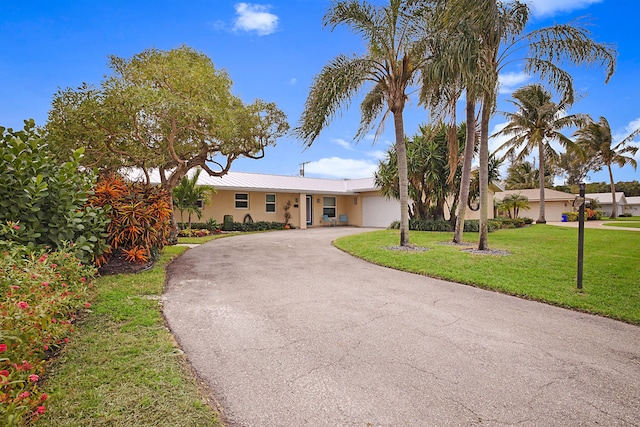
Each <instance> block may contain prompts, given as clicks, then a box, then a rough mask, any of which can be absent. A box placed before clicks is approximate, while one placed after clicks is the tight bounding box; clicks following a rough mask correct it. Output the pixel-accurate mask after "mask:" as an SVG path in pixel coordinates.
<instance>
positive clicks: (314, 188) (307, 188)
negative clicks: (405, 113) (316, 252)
mask: <svg viewBox="0 0 640 427" xmlns="http://www.w3.org/2000/svg"><path fill="white" fill-rule="evenodd" d="M194 173H195V170H194V169H192V170H190V171H189V176H193V174H194ZM138 175H139V173H137V172H132V173H130V174H129V176H130V177H131V178H136V177H137V176H138ZM150 177H151V182H152V183H159V182H160V176H159V174H158V172H157V171H154V172H152V173H151V174H150ZM198 185H212V186H214V187H215V188H216V189H219V190H243V191H251V190H253V191H273V192H291V193H322V194H347V195H350V194H353V195H355V194H357V193H360V192H363V191H376V190H378V189H379V188H378V187H376V186H375V184H374V179H373V177H371V178H361V179H326V178H310V177H302V176H287V175H270V174H262V173H252V172H228V173H227V174H226V175H224V176H220V177H216V176H209V175H208V174H207V173H206V172H204V171H203V172H201V173H200V176H199V177H198Z"/></svg>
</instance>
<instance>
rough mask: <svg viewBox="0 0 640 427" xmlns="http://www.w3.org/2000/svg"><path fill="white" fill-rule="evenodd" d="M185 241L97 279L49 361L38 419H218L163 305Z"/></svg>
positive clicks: (119, 422) (94, 422) (111, 422)
mask: <svg viewBox="0 0 640 427" xmlns="http://www.w3.org/2000/svg"><path fill="white" fill-rule="evenodd" d="M186 249H187V248H185V247H178V246H172V247H165V248H164V250H163V252H162V255H161V258H160V260H159V261H158V262H157V263H156V265H155V266H154V267H153V268H152V269H150V270H148V271H144V272H141V273H138V274H122V275H113V276H103V277H99V278H97V279H96V280H95V281H94V283H95V285H96V295H95V297H94V299H93V301H92V306H91V313H90V314H88V315H87V316H85V317H84V318H83V319H82V320H81V321H80V322H79V324H78V326H77V328H76V332H75V333H74V334H73V336H72V337H71V342H70V343H69V344H67V346H65V348H64V349H63V350H62V352H61V354H60V355H59V357H58V358H56V359H55V360H54V361H53V363H52V369H51V370H50V372H49V373H48V375H47V378H46V379H45V381H46V383H45V388H46V389H47V390H49V391H50V395H51V401H50V405H49V408H48V410H47V412H46V413H45V414H44V415H43V417H42V418H41V419H40V420H39V421H38V422H37V423H36V424H35V426H89V425H91V426H98V425H102V426H133V425H135V426H174V425H176V423H178V424H180V425H194V426H195V425H197V426H221V424H220V423H219V421H218V419H217V417H216V414H215V413H214V411H213V410H212V409H211V408H212V407H215V405H214V404H212V403H211V402H208V401H207V398H206V396H205V395H206V390H205V389H204V388H203V386H202V384H200V383H199V382H198V380H197V378H196V377H195V374H193V373H192V371H191V370H190V368H189V366H188V365H187V362H186V358H185V356H184V354H183V353H182V351H181V350H180V349H179V348H178V345H177V343H176V342H175V341H174V339H173V335H172V334H171V332H170V331H169V330H168V329H167V328H166V327H165V324H164V318H163V316H162V311H161V305H160V297H161V295H162V292H163V288H164V282H165V267H166V265H167V264H168V263H169V262H171V260H172V259H174V258H175V257H177V256H178V255H180V254H181V253H182V252H184V251H185V250H186ZM177 420H179V421H177Z"/></svg>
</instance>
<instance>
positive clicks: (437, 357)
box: [163, 227, 640, 427]
mask: <svg viewBox="0 0 640 427" xmlns="http://www.w3.org/2000/svg"><path fill="white" fill-rule="evenodd" d="M363 231H368V230H366V229H358V228H349V227H331V228H322V229H309V230H290V231H281V232H270V233H261V234H250V235H242V236H237V237H231V238H227V239H219V240H215V241H212V242H209V243H207V244H204V245H201V246H200V247H197V248H194V249H189V250H188V251H187V252H186V253H185V254H184V255H183V256H181V257H180V258H178V259H177V260H175V261H174V262H173V263H172V264H171V265H170V266H169V270H168V281H167V286H166V291H165V295H164V297H163V307H164V308H163V310H164V314H165V317H166V319H167V322H168V325H169V328H170V329H171V330H172V332H173V333H174V335H175V337H176V339H177V341H178V343H179V344H180V346H181V348H182V349H183V350H184V352H185V353H186V355H187V357H188V359H189V361H190V363H191V364H192V366H193V367H194V369H195V370H196V372H197V373H198V375H199V376H200V377H201V378H202V379H203V381H205V382H206V383H207V384H208V386H209V388H210V390H211V391H212V393H213V395H214V398H215V399H216V401H217V402H218V404H219V406H220V407H221V408H222V417H223V419H224V421H225V423H226V425H227V426H229V427H233V426H247V427H248V426H255V427H270V426H287V427H289V426H363V427H364V426H444V425H451V426H469V425H482V426H504V425H516V424H519V425H526V426H571V425H574V426H589V425H593V426H596V425H598V426H604V425H606V426H614V425H628V426H638V425H640V328H638V327H636V326H632V325H628V324H625V323H621V322H617V321H614V320H611V319H606V318H601V317H597V316H591V315H588V314H584V313H579V312H574V311H570V310H565V309H561V308H558V307H552V306H549V305H545V304H541V303H537V302H532V301H527V300H524V299H519V298H515V297H510V296H507V295H502V294H499V293H495V292H490V291H485V290H481V289H477V288H473V287H471V286H465V285H460V284H455V283H450V282H445V281H442V280H436V279H431V278H428V277H424V276H419V275H414V274H408V273H403V272H399V271H395V270H391V269H388V268H384V267H380V266H376V265H372V264H369V263H367V262H364V261H362V260H359V259H356V258H354V257H351V256H350V255H348V254H345V253H343V252H341V251H340V250H338V249H336V248H335V247H333V246H332V245H331V242H332V240H334V239H335V238H337V237H340V236H343V235H347V234H353V233H359V232H363ZM520 280H527V278H526V277H522V278H520Z"/></svg>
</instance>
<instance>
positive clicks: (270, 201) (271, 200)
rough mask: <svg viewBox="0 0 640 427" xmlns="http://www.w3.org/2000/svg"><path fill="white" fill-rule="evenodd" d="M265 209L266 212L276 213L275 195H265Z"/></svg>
mask: <svg viewBox="0 0 640 427" xmlns="http://www.w3.org/2000/svg"><path fill="white" fill-rule="evenodd" d="M265 209H266V211H267V212H275V211H276V195H275V194H267V195H266V196H265Z"/></svg>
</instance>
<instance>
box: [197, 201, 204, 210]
mask: <svg viewBox="0 0 640 427" xmlns="http://www.w3.org/2000/svg"><path fill="white" fill-rule="evenodd" d="M196 207H197V208H198V209H202V208H204V200H202V199H198V200H196Z"/></svg>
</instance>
